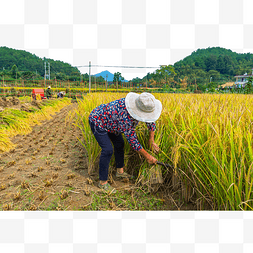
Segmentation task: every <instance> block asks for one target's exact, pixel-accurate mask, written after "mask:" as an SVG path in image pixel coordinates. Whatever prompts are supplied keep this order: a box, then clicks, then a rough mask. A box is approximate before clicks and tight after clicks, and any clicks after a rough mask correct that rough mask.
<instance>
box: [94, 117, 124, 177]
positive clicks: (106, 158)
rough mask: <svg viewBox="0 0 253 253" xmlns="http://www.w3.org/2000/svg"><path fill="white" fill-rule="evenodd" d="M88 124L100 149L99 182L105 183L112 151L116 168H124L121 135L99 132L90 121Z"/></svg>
mask: <svg viewBox="0 0 253 253" xmlns="http://www.w3.org/2000/svg"><path fill="white" fill-rule="evenodd" d="M89 123H90V128H91V131H92V133H93V134H94V136H95V138H96V140H97V142H98V144H99V146H100V147H101V149H102V151H101V155H100V160H99V180H101V181H106V180H107V179H108V169H109V163H110V160H111V157H112V154H113V151H114V156H115V161H116V168H122V167H124V140H123V137H122V134H121V133H119V134H113V133H109V132H107V131H105V130H101V129H100V128H99V127H97V126H96V125H95V124H94V123H93V122H92V121H89ZM112 145H113V147H114V150H113V147H112Z"/></svg>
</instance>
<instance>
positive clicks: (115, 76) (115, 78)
mask: <svg viewBox="0 0 253 253" xmlns="http://www.w3.org/2000/svg"><path fill="white" fill-rule="evenodd" d="M123 80H124V77H123V76H122V75H121V73H120V72H116V73H114V74H113V82H114V83H116V82H118V83H121V82H122V81H123Z"/></svg>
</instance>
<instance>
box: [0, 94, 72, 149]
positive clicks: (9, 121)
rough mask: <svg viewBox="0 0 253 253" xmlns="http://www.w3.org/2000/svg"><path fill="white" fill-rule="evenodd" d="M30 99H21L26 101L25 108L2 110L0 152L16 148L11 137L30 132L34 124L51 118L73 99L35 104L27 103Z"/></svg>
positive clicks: (0, 117) (0, 118) (0, 116)
mask: <svg viewBox="0 0 253 253" xmlns="http://www.w3.org/2000/svg"><path fill="white" fill-rule="evenodd" d="M29 100H30V98H29V97H25V98H23V99H22V100H21V101H22V102H26V103H25V104H24V105H25V106H24V108H25V110H20V108H6V109H5V110H3V111H1V112H0V153H1V152H6V151H9V150H10V149H12V148H14V144H13V143H12V142H11V139H10V138H11V137H13V136H16V135H18V134H20V135H26V134H28V133H30V132H31V131H32V127H33V126H34V125H36V124H40V123H41V121H43V120H48V119H50V118H51V115H53V114H55V113H56V112H58V111H60V110H61V109H62V108H63V107H65V106H66V105H69V104H71V99H69V98H64V99H61V100H49V101H46V102H44V103H36V104H35V105H34V106H31V104H27V102H29ZM21 105H22V104H21Z"/></svg>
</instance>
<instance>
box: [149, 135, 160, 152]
mask: <svg viewBox="0 0 253 253" xmlns="http://www.w3.org/2000/svg"><path fill="white" fill-rule="evenodd" d="M154 136H155V132H154V131H150V132H149V148H150V149H151V150H152V151H153V152H154V153H156V154H157V153H158V152H159V151H160V148H159V146H158V145H157V144H156V143H155V141H154Z"/></svg>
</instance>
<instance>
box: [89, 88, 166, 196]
mask: <svg viewBox="0 0 253 253" xmlns="http://www.w3.org/2000/svg"><path fill="white" fill-rule="evenodd" d="M161 111H162V104H161V102H160V101H159V100H157V99H155V97H154V96H153V95H152V94H150V93H147V92H144V93H141V94H140V95H139V94H136V93H133V92H130V93H128V94H127V96H126V98H121V99H118V100H115V101H112V102H110V103H108V104H102V105H100V106H98V107H96V108H95V109H94V110H93V111H92V112H91V113H90V116H89V123H90V127H91V130H92V132H93V134H94V136H95V138H96V140H97V142H98V144H99V146H100V147H101V148H102V152H101V156H100V161H99V180H100V181H99V184H98V187H99V188H101V189H104V190H105V191H108V192H114V191H115V189H114V188H113V187H112V186H110V184H109V183H108V182H107V179H108V168H109V163H110V159H111V156H112V154H113V147H112V144H113V146H114V155H115V161H116V168H117V172H116V178H130V177H131V176H130V175H129V174H127V173H126V172H124V169H123V167H124V140H123V137H122V134H121V133H124V135H125V137H126V139H127V141H128V142H129V144H130V145H131V147H132V148H133V149H134V150H135V151H137V152H139V153H140V154H141V155H143V156H144V157H145V159H146V160H147V161H148V163H149V164H155V163H156V162H157V159H156V158H155V157H153V156H152V155H150V154H149V153H148V152H147V151H145V150H144V149H143V147H142V146H141V144H140V143H139V141H138V139H137V136H136V133H135V127H136V126H137V124H138V122H139V121H142V122H145V123H146V124H147V127H148V129H149V145H150V148H152V149H153V150H154V151H155V152H158V151H159V147H158V145H157V144H156V143H155V142H154V132H155V129H156V124H155V121H156V120H157V119H158V118H159V117H160V114H161Z"/></svg>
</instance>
